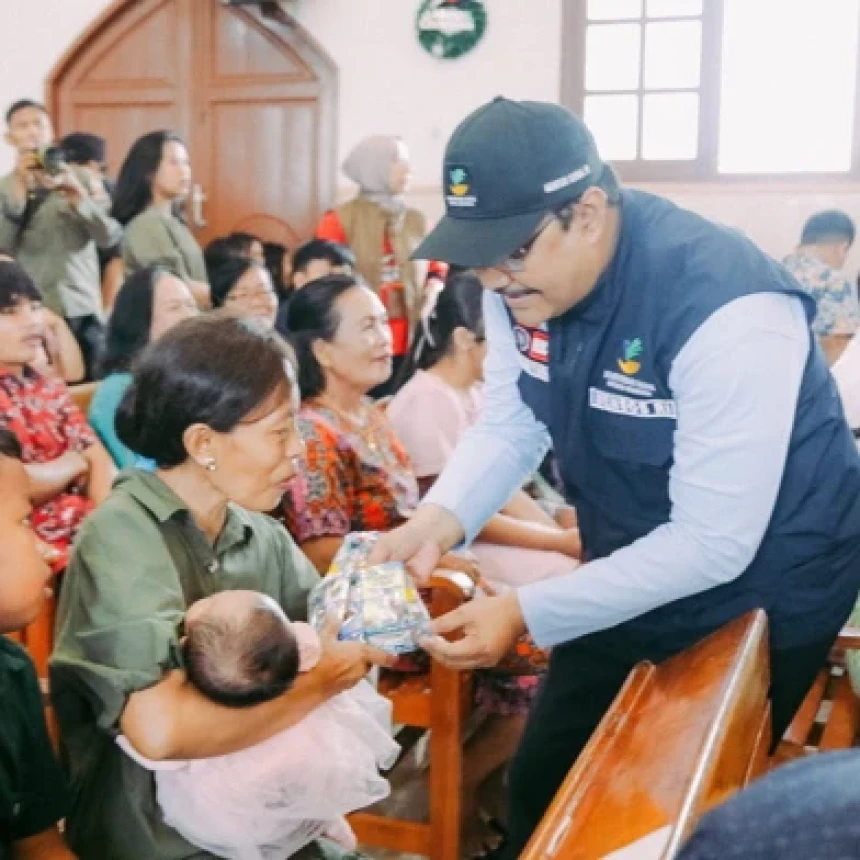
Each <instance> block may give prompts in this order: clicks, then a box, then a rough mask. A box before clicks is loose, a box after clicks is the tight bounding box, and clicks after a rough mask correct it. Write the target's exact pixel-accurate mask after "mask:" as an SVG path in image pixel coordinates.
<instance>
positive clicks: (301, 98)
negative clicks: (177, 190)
mask: <svg viewBox="0 0 860 860" xmlns="http://www.w3.org/2000/svg"><path fill="white" fill-rule="evenodd" d="M49 104H50V107H51V110H52V113H53V115H54V118H55V121H56V124H57V129H58V132H59V133H60V134H66V133H68V132H70V131H90V132H93V133H95V134H100V135H102V136H103V137H105V138H106V140H107V142H108V163H109V167H110V170H111V172H112V173H113V174H114V175H115V174H116V172H117V170H118V168H119V165H120V164H121V162H122V160H123V158H124V157H125V155H126V152H127V151H128V147H129V146H130V144H131V143H132V142H133V141H134V140H135V139H136V138H137V137H139V136H140V135H142V134H145V133H147V132H149V131H154V130H156V129H161V128H171V129H174V130H175V131H177V132H179V134H180V135H181V136H182V137H183V138H184V139H185V140H186V141H187V142H188V145H189V149H190V152H191V160H192V166H193V169H194V181H195V183H197V184H198V185H200V187H201V188H202V190H203V193H204V194H205V197H206V200H205V204H204V207H203V212H204V216H205V220H206V222H207V223H206V226H204V227H200V228H198V229H197V236H198V240H199V241H201V242H203V243H205V242H206V241H208V240H209V239H211V238H213V237H214V236H217V235H223V234H224V233H227V232H230V231H231V230H236V229H248V230H253V231H254V232H259V233H260V235H261V236H262V237H263V238H266V239H271V240H276V241H283V242H286V243H287V244H288V245H290V246H294V245H295V244H296V243H297V242H298V241H300V240H301V239H304V238H307V237H309V236H310V235H312V233H313V230H314V227H315V225H316V222H317V220H318V218H319V216H320V214H321V213H322V211H323V210H324V209H326V208H327V207H328V206H330V205H331V204H332V202H333V199H334V189H335V156H336V110H337V72H336V70H335V68H334V66H333V64H332V63H331V61H330V60H329V59H328V57H327V56H326V55H325V54H324V53H323V52H322V51H321V50H320V49H319V47H318V46H317V45H316V44H315V43H314V41H313V40H312V39H311V38H310V37H309V36H307V34H305V33H304V31H302V29H301V28H300V27H298V26H297V25H296V24H295V22H293V21H291V20H290V19H289V18H287V16H286V13H284V12H280V11H279V12H277V13H276V15H275V17H266V16H264V15H263V14H262V13H261V12H260V11H259V10H258V9H256V8H252V7H243V8H235V7H225V6H223V5H221V3H220V2H219V0H121V2H116V3H114V5H113V6H111V7H110V9H109V10H108V11H107V12H106V13H105V14H104V15H103V16H102V17H101V18H100V19H99V20H98V21H96V22H95V23H94V24H93V25H92V27H90V29H89V30H88V31H87V32H86V33H85V34H84V35H83V36H82V37H81V39H80V40H79V41H78V42H77V43H76V44H75V46H74V47H73V48H72V49H71V50H70V51H69V53H68V54H67V55H66V57H65V58H64V59H63V60H62V61H61V62H60V64H59V65H58V66H57V68H56V69H55V71H54V73H53V74H52V76H51V79H50V83H49Z"/></svg>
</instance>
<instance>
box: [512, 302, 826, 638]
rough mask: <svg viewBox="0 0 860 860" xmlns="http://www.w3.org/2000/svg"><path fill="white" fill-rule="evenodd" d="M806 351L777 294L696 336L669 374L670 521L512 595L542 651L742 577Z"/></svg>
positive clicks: (793, 307)
mask: <svg viewBox="0 0 860 860" xmlns="http://www.w3.org/2000/svg"><path fill="white" fill-rule="evenodd" d="M809 348H810V333H809V328H808V325H807V323H806V318H805V316H804V313H803V309H802V307H801V305H800V302H799V301H798V300H797V299H795V298H792V297H788V296H784V295H780V294H757V295H752V296H745V297H743V298H740V299H737V300H735V301H734V302H731V303H730V304H728V305H726V306H724V307H723V308H721V309H720V310H719V311H717V312H716V313H714V314H713V315H712V316H711V317H710V318H709V319H708V320H707V321H706V322H705V323H704V324H703V325H702V326H701V327H700V328H699V329H698V331H697V332H696V333H695V334H694V335H693V336H692V337H691V338H690V340H689V341H688V342H687V344H686V345H685V347H684V348H683V349H682V350H681V352H680V353H679V355H678V356H677V358H676V359H675V362H674V364H673V367H672V370H671V373H670V377H669V385H670V388H671V390H672V394H673V397H674V399H675V401H676V403H677V407H678V425H677V430H676V433H675V447H674V464H673V466H672V469H671V471H670V475H669V496H670V499H671V503H672V509H671V518H670V520H669V522H667V523H665V524H664V525H662V526H660V527H658V528H656V529H655V530H654V531H652V532H651V533H650V534H648V535H646V536H644V537H643V538H641V539H640V540H638V541H636V542H634V543H633V544H631V545H630V546H627V547H624V548H623V549H620V550H618V551H617V552H614V553H613V554H612V555H610V556H608V557H606V558H603V559H599V560H597V561H594V562H591V563H589V564H586V565H584V566H582V567H581V568H579V569H578V570H576V571H575V572H573V573H570V574H565V575H564V576H561V577H558V578H556V579H551V580H546V581H544V582H540V583H536V584H535V585H530V586H526V587H524V588H522V589H520V591H519V600H520V605H521V607H522V610H523V614H524V616H525V620H526V623H527V625H528V628H529V630H530V632H531V633H532V635H533V636H534V638H535V640H536V641H537V642H538V644H540V645H542V646H544V647H550V646H553V645H557V644H559V643H561V642H566V641H569V640H571V639H575V638H577V637H579V636H583V635H585V634H588V633H593V632H595V631H597V630H603V629H606V628H609V627H614V626H615V625H617V624H621V623H623V622H624V621H627V620H629V619H631V618H634V617H636V616H638V615H642V614H644V613H645V612H648V611H650V610H652V609H655V608H657V607H659V606H662V605H664V604H666V603H671V602H672V601H675V600H679V599H681V598H683V597H687V596H689V595H692V594H696V593H698V592H701V591H705V590H707V589H709V588H713V587H715V586H717V585H721V584H723V583H726V582H729V581H731V580H732V579H735V578H736V577H738V576H740V574H741V573H743V572H744V570H745V569H746V568H747V567H748V566H749V564H750V562H751V561H752V559H753V558H754V556H755V554H756V552H757V550H758V547H759V545H760V544H761V541H762V538H763V536H764V534H765V531H766V529H767V525H768V523H769V522H770V518H771V515H772V513H773V508H774V505H775V503H776V498H777V494H778V492H779V488H780V485H781V483H782V475H783V471H784V468H785V460H786V456H787V452H788V446H789V441H790V439H791V432H792V427H793V425H794V416H795V412H796V408H797V399H798V395H799V392H800V384H801V379H802V376H803V370H804V366H805V363H806V360H807V357H808V354H809Z"/></svg>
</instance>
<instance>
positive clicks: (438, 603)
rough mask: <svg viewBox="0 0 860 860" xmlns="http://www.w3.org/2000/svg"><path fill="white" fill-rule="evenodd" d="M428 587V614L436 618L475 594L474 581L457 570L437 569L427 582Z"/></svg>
mask: <svg viewBox="0 0 860 860" xmlns="http://www.w3.org/2000/svg"><path fill="white" fill-rule="evenodd" d="M427 585H428V587H429V588H430V593H431V597H430V615H432V616H433V618H438V617H439V616H440V615H445V614H446V613H448V612H451V611H452V610H453V609H456V608H457V607H458V606H462V605H463V603H465V602H466V601H467V600H471V599H472V597H473V596H474V594H475V583H473V582H472V580H471V579H470V578H469V577H468V576H467V575H466V574H465V573H461V572H460V571H459V570H437V571H436V572H435V573H434V574H433V576H431V577H430V581H429V582H428V583H427Z"/></svg>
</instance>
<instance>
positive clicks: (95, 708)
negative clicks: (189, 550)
mask: <svg viewBox="0 0 860 860" xmlns="http://www.w3.org/2000/svg"><path fill="white" fill-rule="evenodd" d="M130 558H133V559H134V566H133V570H132V569H131V568H130V567H129V559H130ZM171 567H172V561H171V559H170V555H169V553H168V550H167V549H166V547H165V546H164V542H163V539H162V538H161V536H160V535H159V534H158V530H157V528H156V527H155V525H154V524H152V525H151V527H150V525H149V524H148V523H147V522H146V521H145V520H143V519H142V518H141V517H139V516H138V517H128V518H127V519H123V518H122V517H119V516H114V517H112V518H111V519H110V528H102V527H101V526H100V525H97V524H95V522H94V521H90V523H88V524H87V525H86V526H85V528H84V530H83V531H82V533H81V536H80V539H79V541H78V545H77V547H76V551H75V554H74V556H73V559H72V563H71V565H70V566H69V569H68V571H67V572H66V575H65V581H64V583H63V591H62V594H61V599H60V607H59V613H58V624H57V644H56V647H55V651H54V655H53V657H52V659H51V676H52V679H53V678H58V677H59V679H60V680H61V682H62V683H61V684H60V685H59V686H61V687H63V686H66V685H71V686H73V687H74V688H75V689H76V690H77V691H78V692H79V693H81V694H83V696H84V697H85V698H86V700H87V701H88V703H89V705H90V707H91V708H92V713H93V714H94V716H95V719H96V722H97V723H98V725H99V727H100V728H101V729H102V730H103V731H106V732H109V733H115V732H116V731H117V727H118V724H119V719H120V716H121V714H122V712H123V709H124V708H125V704H126V701H127V699H128V697H129V696H130V695H131V694H132V693H134V692H137V691H138V690H143V689H146V688H148V687H151V686H153V685H154V684H156V683H158V682H159V681H160V680H161V678H162V677H163V676H164V673H165V672H166V671H168V670H169V669H171V668H175V667H176V666H177V665H178V663H177V655H178V649H177V645H178V639H177V635H178V627H179V622H180V621H181V619H182V616H183V613H184V611H185V604H184V600H183V597H182V594H181V592H180V590H179V588H176V589H171V588H168V587H167V586H166V585H165V584H164V581H165V577H164V575H163V572H162V571H163V570H164V569H170V568H171Z"/></svg>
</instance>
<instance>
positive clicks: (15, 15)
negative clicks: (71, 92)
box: [0, 0, 109, 175]
mask: <svg viewBox="0 0 860 860" xmlns="http://www.w3.org/2000/svg"><path fill="white" fill-rule="evenodd" d="M108 5H109V3H108V2H107V1H106V0H0V111H2V113H4V114H5V112H6V108H7V107H8V106H9V105H10V104H11V103H12V102H13V101H16V100H17V99H21V98H32V99H36V100H38V101H42V100H43V99H44V98H45V82H46V79H47V76H48V73H49V72H50V71H51V69H52V68H53V66H54V63H56V62H57V61H58V60H59V59H60V57H61V56H62V55H63V54H64V53H65V51H66V49H67V48H69V47H70V46H71V44H72V42H73V41H74V40H75V39H76V38H77V37H78V36H79V35H80V33H81V31H82V30H83V29H84V28H85V27H86V26H87V24H89V22H90V21H92V20H93V19H94V18H95V17H96V16H97V15H98V14H99V13H100V12H101V11H102V10H103V9H105V8H107V6H108ZM11 166H12V152H11V150H10V149H9V147H8V146H5V145H0V175H2V174H6V173H7V172H8V171H9V170H10V168H11Z"/></svg>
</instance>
